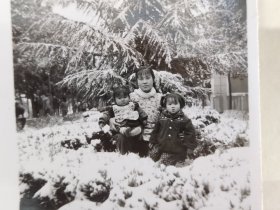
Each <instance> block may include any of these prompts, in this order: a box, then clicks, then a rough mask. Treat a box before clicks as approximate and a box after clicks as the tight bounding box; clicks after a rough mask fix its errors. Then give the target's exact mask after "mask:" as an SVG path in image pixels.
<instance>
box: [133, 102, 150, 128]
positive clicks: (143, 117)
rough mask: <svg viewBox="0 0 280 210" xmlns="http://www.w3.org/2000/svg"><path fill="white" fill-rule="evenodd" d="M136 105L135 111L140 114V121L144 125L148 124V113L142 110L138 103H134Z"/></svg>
mask: <svg viewBox="0 0 280 210" xmlns="http://www.w3.org/2000/svg"><path fill="white" fill-rule="evenodd" d="M134 105H135V111H137V112H138V113H139V120H140V122H141V123H142V124H143V125H146V124H147V119H148V115H147V114H146V112H145V111H144V110H143V109H141V108H140V106H139V104H138V103H137V102H134Z"/></svg>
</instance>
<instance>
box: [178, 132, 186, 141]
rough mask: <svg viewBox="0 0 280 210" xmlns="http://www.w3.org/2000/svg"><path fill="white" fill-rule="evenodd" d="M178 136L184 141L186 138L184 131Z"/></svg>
mask: <svg viewBox="0 0 280 210" xmlns="http://www.w3.org/2000/svg"><path fill="white" fill-rule="evenodd" d="M178 136H179V139H180V141H184V138H185V135H184V133H179V135H178Z"/></svg>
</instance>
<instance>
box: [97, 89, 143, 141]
mask: <svg viewBox="0 0 280 210" xmlns="http://www.w3.org/2000/svg"><path fill="white" fill-rule="evenodd" d="M129 93H130V92H129V89H128V88H126V87H117V88H116V89H115V90H114V93H113V98H114V101H115V105H113V106H109V107H106V108H105V110H106V113H107V118H114V119H115V121H116V123H118V126H116V127H115V132H117V133H120V134H122V135H123V136H125V137H134V136H139V135H140V134H141V133H142V127H143V126H144V125H145V124H146V123H147V118H148V116H147V114H146V113H145V112H144V111H143V110H142V109H140V107H139V105H138V103H136V102H132V101H131V100H130V97H129ZM105 122H106V121H105V119H104V118H103V117H101V118H100V119H99V126H100V127H101V128H102V127H104V126H105V124H106V123H105ZM113 132H114V131H113Z"/></svg>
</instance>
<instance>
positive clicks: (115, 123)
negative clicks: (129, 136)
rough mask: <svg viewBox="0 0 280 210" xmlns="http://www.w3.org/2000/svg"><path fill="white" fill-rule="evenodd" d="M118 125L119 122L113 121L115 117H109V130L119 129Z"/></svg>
mask: <svg viewBox="0 0 280 210" xmlns="http://www.w3.org/2000/svg"><path fill="white" fill-rule="evenodd" d="M119 126H120V124H119V123H117V122H116V121H115V118H111V119H110V128H111V130H113V131H118V130H119V129H118V128H119Z"/></svg>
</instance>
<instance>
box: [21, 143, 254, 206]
mask: <svg viewBox="0 0 280 210" xmlns="http://www.w3.org/2000/svg"><path fill="white" fill-rule="evenodd" d="M248 154H249V151H248V148H234V149H230V150H226V151H224V152H222V153H218V152H217V153H215V154H214V155H209V156H207V157H200V158H197V159H196V160H195V161H194V162H193V163H192V164H191V165H190V166H186V167H182V168H176V167H174V166H168V167H165V166H164V165H158V164H156V163H154V162H153V161H152V160H151V159H149V158H140V157H139V156H137V155H135V154H129V155H124V156H122V155H119V154H117V153H103V152H99V153H96V152H94V151H93V150H91V149H90V148H80V149H79V150H77V151H75V150H70V151H66V150H65V151H63V152H61V153H60V154H58V155H56V156H55V158H54V159H53V161H52V162H51V163H47V161H46V162H45V163H43V162H41V161H40V163H39V162H36V161H35V160H33V161H30V162H29V164H28V165H29V166H30V167H29V168H26V169H25V170H24V171H21V173H22V174H27V173H32V176H33V177H34V179H39V178H40V179H42V180H44V181H45V183H44V185H43V186H42V187H41V188H40V189H38V191H37V192H36V193H35V194H34V197H36V198H38V199H40V200H42V201H44V202H48V201H52V202H54V203H55V204H56V205H57V206H60V205H63V204H66V205H65V206H63V207H61V210H72V209H73V210H74V209H75V210H76V209H77V203H79V204H81V206H91V207H92V206H95V208H94V209H122V208H123V209H127V208H132V209H183V206H184V207H185V208H187V209H190V210H191V209H215V210H217V209H250V203H249V198H250V173H249V161H248ZM25 164H27V163H25ZM22 184H24V182H22ZM59 198H63V199H65V200H59ZM72 200H74V201H73V202H72V203H70V202H71V201H72ZM81 201H85V202H82V203H81ZM89 201H91V202H89ZM92 202H94V203H92ZM67 203H68V204H67ZM81 209H83V208H81ZM85 209H86V208H85Z"/></svg>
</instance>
